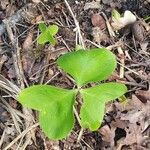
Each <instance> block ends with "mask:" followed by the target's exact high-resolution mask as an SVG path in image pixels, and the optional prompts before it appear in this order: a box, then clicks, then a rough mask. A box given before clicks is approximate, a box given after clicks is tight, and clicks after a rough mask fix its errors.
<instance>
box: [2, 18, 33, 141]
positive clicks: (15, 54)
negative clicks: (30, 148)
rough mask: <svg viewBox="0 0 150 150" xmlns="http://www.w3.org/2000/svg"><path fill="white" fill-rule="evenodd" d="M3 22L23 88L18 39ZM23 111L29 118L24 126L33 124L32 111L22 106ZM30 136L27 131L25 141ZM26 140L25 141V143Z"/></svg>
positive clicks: (6, 23) (16, 71) (19, 81)
mask: <svg viewBox="0 0 150 150" xmlns="http://www.w3.org/2000/svg"><path fill="white" fill-rule="evenodd" d="M4 23H5V25H6V30H7V32H8V36H9V39H10V40H11V43H12V57H13V63H14V68H15V73H16V77H17V81H18V85H19V86H20V87H21V89H23V88H24V87H25V85H24V74H23V69H22V64H21V58H20V49H19V48H18V45H17V43H18V41H17V39H15V38H14V34H13V31H12V28H11V27H10V25H9V23H8V21H7V20H5V22H4ZM13 29H14V28H13ZM17 94H18V93H17ZM23 112H24V114H25V115H26V116H28V119H29V120H26V119H25V126H26V128H28V127H29V126H30V125H32V124H33V119H32V117H31V116H32V115H31V114H32V111H31V110H30V109H27V108H24V107H23ZM31 138H32V137H31V133H28V134H27V135H26V141H31ZM26 141H25V143H26ZM28 144H29V142H28Z"/></svg>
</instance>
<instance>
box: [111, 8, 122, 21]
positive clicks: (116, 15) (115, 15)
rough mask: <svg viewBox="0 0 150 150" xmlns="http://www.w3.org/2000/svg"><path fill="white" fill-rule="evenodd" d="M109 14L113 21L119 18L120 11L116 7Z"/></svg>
mask: <svg viewBox="0 0 150 150" xmlns="http://www.w3.org/2000/svg"><path fill="white" fill-rule="evenodd" d="M111 16H112V17H111V18H112V20H113V21H115V20H119V19H120V18H121V15H120V13H119V12H118V11H117V10H116V9H113V10H112V12H111Z"/></svg>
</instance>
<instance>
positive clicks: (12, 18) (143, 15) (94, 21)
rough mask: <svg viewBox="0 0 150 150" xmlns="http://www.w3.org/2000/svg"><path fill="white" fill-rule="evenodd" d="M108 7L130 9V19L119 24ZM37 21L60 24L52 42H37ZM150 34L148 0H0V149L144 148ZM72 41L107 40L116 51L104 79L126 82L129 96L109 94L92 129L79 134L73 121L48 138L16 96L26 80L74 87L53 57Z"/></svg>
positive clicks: (149, 126) (148, 122)
mask: <svg viewBox="0 0 150 150" xmlns="http://www.w3.org/2000/svg"><path fill="white" fill-rule="evenodd" d="M67 4H69V5H67ZM70 8H71V9H70ZM113 9H116V10H117V11H118V12H119V13H120V14H121V15H123V14H124V12H125V11H126V10H129V11H131V12H132V13H133V14H134V16H135V18H136V21H134V22H133V23H130V24H127V25H125V26H123V27H122V26H121V27H120V24H117V25H116V24H115V25H113V19H112V15H111V13H112V10H113ZM126 17H127V18H126V19H129V20H130V17H129V18H128V16H126ZM42 21H44V22H45V23H46V24H47V25H51V24H57V25H58V26H59V32H58V34H57V36H56V38H57V44H56V45H55V46H51V45H50V44H45V45H44V46H41V45H38V44H37V40H36V39H37V37H38V35H39V33H40V32H39V29H38V24H39V22H42ZM78 23H79V26H78ZM118 26H119V27H118ZM115 27H116V28H117V32H116V31H115V30H114V28H115ZM118 28H119V29H118ZM79 32H81V35H80V34H79ZM149 40H150V1H149V0H97V1H96V0H95V1H92V0H83V1H74V0H68V1H67V0H64V1H63V0H51V1H50V0H45V1H42V0H32V1H29V0H14V1H11V0H1V1H0V74H1V75H0V88H1V91H0V93H1V95H0V149H1V150H7V149H8V150H24V149H26V150H80V149H82V150H149V149H150V89H149V87H150V43H149ZM78 44H79V45H81V46H82V47H86V48H96V47H99V48H100V47H106V48H107V49H109V50H111V51H112V52H113V53H114V54H115V55H116V57H117V60H118V66H117V69H116V71H115V72H114V74H113V75H112V76H111V77H110V78H109V79H108V81H117V82H121V83H124V84H126V86H127V87H128V92H127V93H126V94H125V96H126V98H127V101H128V102H127V103H126V104H123V103H121V102H120V101H118V100H116V101H114V102H111V103H109V104H107V105H106V114H105V116H104V120H103V123H102V125H101V127H100V128H99V129H98V131H95V132H91V131H89V130H84V131H83V132H82V134H81V135H80V133H81V132H80V131H81V127H80V126H79V124H78V122H76V125H75V127H74V129H73V131H72V132H71V134H70V135H69V136H68V137H67V138H66V139H63V140H60V141H52V140H49V139H48V138H47V137H46V136H45V135H44V133H43V132H42V130H41V129H40V127H39V126H38V117H37V116H38V113H37V112H35V111H33V110H29V109H27V108H24V107H22V106H21V105H20V104H19V103H18V102H17V98H16V95H17V94H18V93H19V91H20V90H21V89H23V88H25V87H27V86H30V85H33V84H45V83H46V84H49V85H56V86H59V87H63V88H71V87H73V82H72V81H71V80H70V79H69V78H68V76H66V75H65V74H63V73H62V72H60V70H59V69H58V67H57V65H56V63H55V61H56V60H57V58H58V57H59V56H60V55H62V54H64V53H67V52H69V51H73V50H74V49H75V47H76V46H77V45H78ZM108 65H109V64H108ZM79 137H80V140H77V139H78V138H79Z"/></svg>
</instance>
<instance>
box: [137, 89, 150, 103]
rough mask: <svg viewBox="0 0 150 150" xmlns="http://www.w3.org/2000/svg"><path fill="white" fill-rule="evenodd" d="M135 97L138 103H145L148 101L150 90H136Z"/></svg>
mask: <svg viewBox="0 0 150 150" xmlns="http://www.w3.org/2000/svg"><path fill="white" fill-rule="evenodd" d="M136 96H137V97H138V99H139V100H140V101H142V102H143V103H146V102H147V101H150V89H149V90H148V91H144V90H138V91H136Z"/></svg>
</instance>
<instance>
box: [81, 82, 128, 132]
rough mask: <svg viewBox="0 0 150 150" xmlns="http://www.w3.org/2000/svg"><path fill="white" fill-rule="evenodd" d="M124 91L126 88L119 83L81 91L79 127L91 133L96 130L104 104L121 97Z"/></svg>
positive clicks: (102, 114)
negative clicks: (87, 129)
mask: <svg viewBox="0 0 150 150" xmlns="http://www.w3.org/2000/svg"><path fill="white" fill-rule="evenodd" d="M126 91H127V88H126V86H125V85H124V84H120V83H104V84H100V85H97V86H95V87H91V88H88V89H82V90H81V91H80V92H81V96H82V98H83V105H82V107H81V110H80V117H81V126H82V127H83V128H89V129H90V130H92V131H95V130H97V129H98V128H99V127H100V125H101V123H102V120H103V117H104V110H105V103H106V102H108V101H111V100H114V99H116V98H118V97H120V96H122V95H123V94H124V93H125V92H126Z"/></svg>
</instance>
